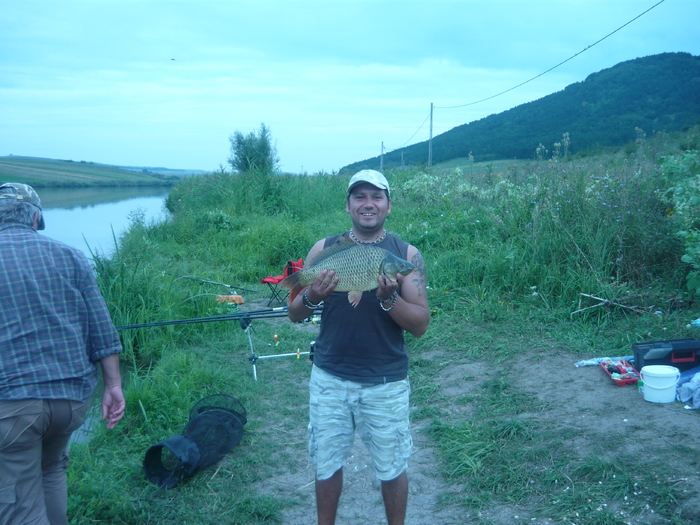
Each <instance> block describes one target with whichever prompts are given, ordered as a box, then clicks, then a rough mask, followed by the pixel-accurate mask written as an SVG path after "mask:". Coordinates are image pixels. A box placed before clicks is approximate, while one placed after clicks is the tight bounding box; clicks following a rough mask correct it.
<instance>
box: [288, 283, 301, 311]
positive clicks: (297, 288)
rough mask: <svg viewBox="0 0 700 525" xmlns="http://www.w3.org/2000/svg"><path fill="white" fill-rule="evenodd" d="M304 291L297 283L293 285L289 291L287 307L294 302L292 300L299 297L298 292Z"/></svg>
mask: <svg viewBox="0 0 700 525" xmlns="http://www.w3.org/2000/svg"><path fill="white" fill-rule="evenodd" d="M303 289H304V287H303V286H302V285H300V284H299V283H298V282H296V283H294V285H292V287H291V288H290V289H289V301H288V302H287V304H288V305H291V304H292V301H294V298H295V297H296V296H297V295H299V292H301V291H302V290H303Z"/></svg>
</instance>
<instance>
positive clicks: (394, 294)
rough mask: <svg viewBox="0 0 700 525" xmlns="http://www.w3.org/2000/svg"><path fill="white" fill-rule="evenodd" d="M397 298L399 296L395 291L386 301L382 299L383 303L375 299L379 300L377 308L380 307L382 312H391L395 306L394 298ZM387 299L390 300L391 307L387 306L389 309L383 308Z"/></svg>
mask: <svg viewBox="0 0 700 525" xmlns="http://www.w3.org/2000/svg"><path fill="white" fill-rule="evenodd" d="M398 296H399V292H397V291H396V290H394V293H393V294H391V295H390V296H389V297H387V298H386V299H384V300H383V301H382V300H381V299H379V297H377V299H379V307H380V308H381V309H382V310H384V311H385V312H388V311H389V310H391V309H392V308H393V307H394V306H396V298H397V297H398ZM389 299H391V300H392V301H391V305H390V306H389V308H384V303H385V302H387V301H388V300H389Z"/></svg>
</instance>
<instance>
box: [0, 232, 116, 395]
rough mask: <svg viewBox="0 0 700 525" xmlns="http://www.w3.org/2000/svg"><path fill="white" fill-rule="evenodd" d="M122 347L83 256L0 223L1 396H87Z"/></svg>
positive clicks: (31, 233)
mask: <svg viewBox="0 0 700 525" xmlns="http://www.w3.org/2000/svg"><path fill="white" fill-rule="evenodd" d="M121 350H122V347H121V343H120V342H119V336H118V334H117V331H116V329H115V328H114V325H113V324H112V321H111V319H110V317H109V312H108V311H107V305H106V304H105V301H104V298H103V297H102V294H101V293H100V290H99V288H98V287H97V282H96V280H95V276H94V274H93V271H92V268H91V267H90V265H89V263H88V260H87V258H86V257H85V255H83V253H82V252H80V251H79V250H77V249H74V248H71V247H69V246H66V245H65V244H62V243H60V242H58V241H55V240H53V239H50V238H48V237H45V236H43V235H40V234H39V233H37V232H36V231H34V230H33V229H32V228H30V227H28V226H24V225H22V224H15V223H3V224H0V399H71V400H75V401H83V400H86V399H87V398H88V397H90V395H91V394H92V392H93V391H94V390H95V386H96V385H97V378H98V371H97V363H98V361H100V359H103V358H104V357H107V356H108V355H110V354H115V353H119V352H121Z"/></svg>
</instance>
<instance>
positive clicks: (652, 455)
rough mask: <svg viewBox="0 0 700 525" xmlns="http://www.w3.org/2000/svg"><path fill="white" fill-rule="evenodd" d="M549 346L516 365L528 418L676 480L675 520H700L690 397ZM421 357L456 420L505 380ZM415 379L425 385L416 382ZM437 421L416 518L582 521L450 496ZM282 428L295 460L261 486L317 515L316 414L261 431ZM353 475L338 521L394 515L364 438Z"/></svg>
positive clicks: (413, 509) (291, 518)
mask: <svg viewBox="0 0 700 525" xmlns="http://www.w3.org/2000/svg"><path fill="white" fill-rule="evenodd" d="M303 329H305V330H308V331H309V333H310V335H312V332H313V330H314V329H313V328H312V327H310V326H307V327H305V328H303ZM542 353H543V350H542V349H541V348H537V349H534V348H533V349H532V350H531V351H530V352H527V353H524V354H522V355H520V356H519V357H518V358H517V359H515V360H514V361H513V362H512V363H510V365H509V368H510V369H511V371H512V372H511V374H510V376H509V377H510V380H512V382H513V384H514V386H516V387H517V389H518V390H519V391H521V392H524V393H526V394H528V395H529V396H531V397H532V398H533V399H536V400H537V401H538V403H536V405H537V407H538V408H537V410H536V411H534V412H531V413H527V414H522V415H520V416H518V417H523V418H527V419H528V420H530V421H531V422H532V421H534V422H535V424H537V425H542V426H543V428H548V429H551V430H554V431H559V430H560V431H561V434H562V435H573V436H574V437H573V438H571V439H569V440H568V441H567V443H566V446H567V447H570V450H571V451H573V455H574V457H580V458H585V457H587V456H589V455H591V454H601V453H602V454H605V455H607V458H606V459H614V458H620V460H621V461H636V462H637V464H638V465H642V466H644V465H649V466H648V468H649V469H653V475H654V476H655V479H656V480H657V483H659V484H660V485H664V484H666V485H674V486H676V487H677V488H679V489H680V490H681V494H682V500H681V505H682V518H681V521H676V522H675V523H688V524H695V523H700V477H699V476H698V464H699V462H700V440H698V430H699V429H700V419H699V417H700V412H699V411H697V410H687V409H685V408H684V405H683V404H682V403H680V402H673V403H663V404H659V403H650V402H648V401H645V400H644V398H643V395H642V394H640V393H639V391H638V389H637V387H636V386H635V385H628V386H618V385H616V384H615V383H613V382H612V381H611V380H610V378H609V377H608V376H606V375H605V374H604V373H603V371H602V370H601V369H600V367H599V366H587V367H579V368H577V367H575V366H574V364H575V363H576V362H578V361H580V360H581V359H582V358H581V356H577V355H575V354H574V353H573V352H569V351H567V350H565V349H556V348H555V349H553V350H552V349H548V350H547V355H546V356H543V355H542ZM420 357H422V358H425V357H429V358H430V359H431V360H433V361H434V362H435V363H436V366H441V369H440V370H439V372H438V378H437V380H436V382H437V385H438V387H439V391H438V392H436V394H435V398H436V404H439V406H440V409H441V413H442V414H443V416H444V417H445V418H446V419H448V420H449V421H448V422H449V423H456V422H459V421H466V420H469V418H470V417H473V407H472V406H471V405H470V404H469V403H465V402H464V401H457V400H458V399H459V398H461V397H463V396H465V395H469V394H470V393H472V392H477V391H478V390H479V389H480V388H482V387H483V385H484V383H485V382H488V381H490V380H491V379H493V378H495V376H496V374H497V372H498V370H495V369H494V367H493V366H492V364H491V363H489V362H474V361H472V360H470V359H467V358H464V359H460V358H459V357H457V358H455V355H454V353H451V354H450V355H449V356H444V355H443V353H442V351H441V349H439V348H436V349H433V350H431V351H430V352H429V356H426V355H425V353H424V355H422V356H420ZM590 357H599V356H590ZM494 380H495V379H494ZM413 386H414V388H415V387H416V385H415V383H414V385H413ZM299 388H300V389H301V390H302V391H305V390H306V388H307V382H306V378H304V379H303V380H302V381H300V385H299ZM302 395H305V393H304V394H302ZM415 408H418V407H414V409H415ZM427 425H428V422H427V421H426V420H418V421H414V423H413V439H414V453H413V457H412V459H411V462H410V466H409V471H408V474H409V480H410V489H409V490H410V493H409V503H408V513H407V520H406V523H407V524H408V525H434V524H436V523H440V524H446V525H450V524H467V523H475V524H477V523H478V524H493V525H506V524H508V525H511V524H514V523H516V524H517V523H529V524H554V523H572V522H570V521H561V522H558V521H554V520H552V519H551V518H546V517H543V516H542V515H541V514H542V513H541V512H538V511H537V508H538V505H539V503H541V502H539V501H527V502H523V503H522V505H496V506H494V507H492V508H489V509H488V510H486V511H482V512H479V513H477V512H476V511H474V510H471V509H466V508H464V507H462V506H460V505H450V504H449V503H448V504H445V502H449V501H450V498H449V497H448V496H449V495H450V494H454V493H457V494H459V493H461V492H463V491H464V488H463V487H460V486H455V485H454V484H450V483H449V482H448V481H447V480H446V479H445V478H444V477H443V475H442V474H441V472H442V468H441V458H440V454H439V452H438V450H437V448H436V443H435V442H434V440H433V438H432V437H431V436H430V435H429V434H428V433H427V432H426V427H427ZM266 426H267V427H268V428H267V429H266V428H264V427H266ZM282 427H284V434H283V437H284V439H283V441H284V445H283V446H284V447H286V448H287V450H288V452H289V457H290V459H289V462H288V468H287V469H286V471H285V472H278V473H276V474H275V475H274V476H272V477H270V478H268V479H265V480H263V481H261V482H259V483H258V484H257V485H256V490H258V491H260V492H262V493H265V494H269V495H273V496H275V497H277V498H281V499H284V500H285V501H289V502H292V503H293V504H292V505H291V506H289V507H288V508H286V509H285V510H284V511H283V513H282V523H284V524H289V525H301V524H305V525H306V524H311V523H315V522H316V507H315V496H314V483H313V481H314V469H313V466H312V465H311V464H310V463H309V460H308V454H307V451H306V421H301V422H300V421H296V422H287V423H283V422H279V421H276V422H272V421H271V422H269V425H268V424H267V423H264V424H263V428H262V429H261V431H263V432H264V431H266V430H269V431H278V430H279V429H281V428H282ZM601 451H602V452H601ZM546 464H547V462H546V460H545V458H543V467H542V468H546ZM643 468H645V467H643ZM344 477H345V484H344V491H343V495H342V497H341V502H340V508H339V512H338V519H337V523H338V524H339V525H342V524H348V525H350V524H370V523H377V524H381V523H386V518H385V515H384V508H383V504H382V499H381V492H380V485H379V483H378V482H377V480H376V479H375V478H374V474H373V472H372V468H371V464H370V460H369V456H368V454H367V451H366V450H365V447H364V445H363V444H362V442H361V441H360V440H359V438H356V440H355V444H354V447H353V450H352V456H351V458H350V461H349V463H348V465H347V466H346V468H345V471H344ZM610 505H611V508H615V509H619V511H620V513H619V514H620V515H621V516H624V515H625V505H626V502H624V501H619V502H615V501H613V500H612V499H611V501H610ZM629 523H633V524H635V525H644V524H649V525H657V524H662V523H669V521H668V520H666V519H664V518H662V517H660V516H658V514H656V513H654V512H653V511H652V510H651V509H649V511H648V512H647V513H645V514H644V515H642V516H639V515H636V516H634V517H630V521H629Z"/></svg>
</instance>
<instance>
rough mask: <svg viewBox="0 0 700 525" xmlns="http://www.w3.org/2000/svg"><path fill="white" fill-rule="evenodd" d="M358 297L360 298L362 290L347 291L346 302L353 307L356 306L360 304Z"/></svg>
mask: <svg viewBox="0 0 700 525" xmlns="http://www.w3.org/2000/svg"><path fill="white" fill-rule="evenodd" d="M360 299H362V290H352V291H351V292H348V302H349V303H350V304H351V305H352V307H353V308H357V305H358V304H360Z"/></svg>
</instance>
